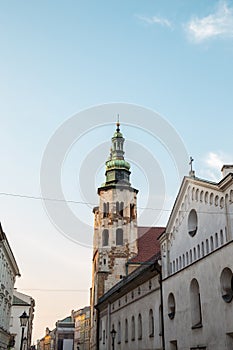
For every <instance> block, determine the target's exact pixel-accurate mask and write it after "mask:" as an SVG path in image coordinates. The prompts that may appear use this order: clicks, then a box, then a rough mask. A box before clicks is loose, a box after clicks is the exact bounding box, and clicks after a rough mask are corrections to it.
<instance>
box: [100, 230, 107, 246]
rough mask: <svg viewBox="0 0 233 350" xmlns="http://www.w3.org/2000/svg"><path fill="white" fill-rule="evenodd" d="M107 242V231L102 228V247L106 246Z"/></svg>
mask: <svg viewBox="0 0 233 350" xmlns="http://www.w3.org/2000/svg"><path fill="white" fill-rule="evenodd" d="M108 244H109V232H108V230H103V233H102V245H103V247H106V246H108Z"/></svg>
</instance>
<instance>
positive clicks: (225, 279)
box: [220, 267, 233, 303]
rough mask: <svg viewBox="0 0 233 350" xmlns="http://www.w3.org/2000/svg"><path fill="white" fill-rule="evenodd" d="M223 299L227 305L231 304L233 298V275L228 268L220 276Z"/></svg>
mask: <svg viewBox="0 0 233 350" xmlns="http://www.w3.org/2000/svg"><path fill="white" fill-rule="evenodd" d="M220 284H221V293H222V298H223V300H224V301H225V302H226V303H230V302H231V301H232V298H233V274H232V271H231V270H230V269H229V268H228V267H226V268H225V269H224V270H223V271H222V273H221V276H220Z"/></svg>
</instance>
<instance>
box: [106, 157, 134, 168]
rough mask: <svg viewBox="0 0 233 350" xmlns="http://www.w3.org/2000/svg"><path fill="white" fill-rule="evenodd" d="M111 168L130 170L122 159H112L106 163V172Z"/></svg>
mask: <svg viewBox="0 0 233 350" xmlns="http://www.w3.org/2000/svg"><path fill="white" fill-rule="evenodd" d="M111 168H124V169H128V170H129V169H130V164H129V163H128V162H126V160H124V159H112V160H108V161H107V162H106V170H108V169H111Z"/></svg>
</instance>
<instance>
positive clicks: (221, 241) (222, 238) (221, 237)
mask: <svg viewBox="0 0 233 350" xmlns="http://www.w3.org/2000/svg"><path fill="white" fill-rule="evenodd" d="M223 243H224V237H223V231H222V230H220V244H221V245H223Z"/></svg>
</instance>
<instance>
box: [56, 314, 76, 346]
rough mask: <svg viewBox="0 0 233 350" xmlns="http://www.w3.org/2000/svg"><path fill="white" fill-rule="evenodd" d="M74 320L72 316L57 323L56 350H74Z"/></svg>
mask: <svg viewBox="0 0 233 350" xmlns="http://www.w3.org/2000/svg"><path fill="white" fill-rule="evenodd" d="M74 328H75V325H74V320H73V318H72V317H71V316H68V317H66V318H64V319H63V320H60V321H57V322H56V330H55V349H56V350H73V346H74Z"/></svg>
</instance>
